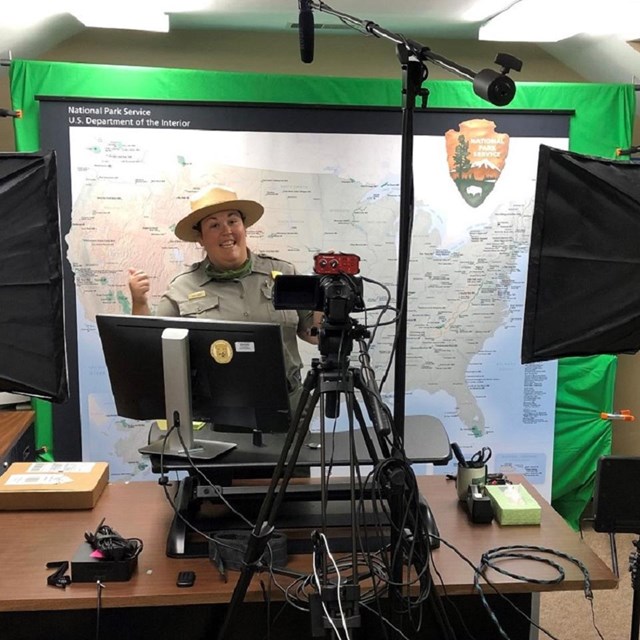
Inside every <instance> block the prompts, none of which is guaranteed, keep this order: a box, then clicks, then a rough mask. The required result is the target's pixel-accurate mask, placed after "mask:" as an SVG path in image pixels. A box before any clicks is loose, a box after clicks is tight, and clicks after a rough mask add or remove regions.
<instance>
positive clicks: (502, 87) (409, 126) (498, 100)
mask: <svg viewBox="0 0 640 640" xmlns="http://www.w3.org/2000/svg"><path fill="white" fill-rule="evenodd" d="M307 4H308V6H309V8H311V9H315V10H317V11H322V12H323V13H327V14H329V15H333V16H336V17H337V18H339V19H340V20H341V21H342V22H344V23H345V24H348V25H351V26H352V27H354V28H355V29H357V30H360V31H362V32H364V33H368V34H371V35H374V36H376V37H377V38H384V39H386V40H390V41H391V42H394V43H395V44H396V45H397V50H398V58H399V60H400V64H401V66H402V159H401V169H400V235H399V241H398V277H397V287H396V301H397V302H396V306H397V308H398V320H397V330H396V339H395V368H394V375H395V378H394V405H393V407H394V409H393V415H394V423H395V427H396V432H397V434H398V435H399V436H400V437H402V436H403V435H404V413H405V397H404V396H405V385H406V338H407V296H408V281H409V258H410V250H411V242H410V241H411V230H412V227H413V203H414V198H413V111H414V107H415V100H416V98H417V97H418V96H422V97H423V98H425V99H426V96H427V92H426V90H423V89H422V88H421V85H422V83H423V82H424V81H425V80H426V79H427V76H428V71H427V68H426V66H425V63H427V62H431V63H433V64H436V65H437V66H439V67H442V68H443V69H446V70H447V71H449V72H450V73H452V74H454V75H457V76H459V77H460V78H463V79H465V80H468V81H470V82H472V83H473V90H474V92H475V93H476V95H478V96H480V97H481V98H483V99H484V100H487V101H489V102H491V103H492V104H494V105H496V106H499V107H502V106H505V105H507V104H509V103H510V102H511V100H512V99H513V97H514V95H515V92H516V86H515V83H514V81H513V80H512V79H511V78H510V77H509V76H508V75H507V74H508V73H509V71H511V70H512V69H513V70H515V71H520V69H521V68H522V62H521V61H520V60H518V59H517V58H514V57H513V56H510V55H508V54H504V53H501V54H498V56H497V57H496V63H497V64H499V65H501V67H502V68H501V71H500V72H497V71H494V70H493V69H482V70H481V71H479V72H478V73H475V72H474V71H472V70H471V69H468V68H467V67H463V66H461V65H459V64H457V63H455V62H453V61H452V60H449V59H448V58H445V57H444V56H441V55H439V54H437V53H435V52H434V51H431V49H430V48H429V47H426V46H424V45H422V44H420V43H418V42H415V41H414V40H411V39H409V38H406V37H405V36H403V35H402V34H399V33H393V32H391V31H387V30H386V29H383V28H382V27H380V25H378V24H376V23H375V22H373V21H371V20H361V19H359V18H356V17H354V16H351V15H348V14H346V13H342V12H340V11H336V10H335V9H333V8H331V7H330V6H329V5H328V4H326V3H324V2H320V1H318V0H309V2H308V3H307ZM423 106H426V100H425V104H424V105H423Z"/></svg>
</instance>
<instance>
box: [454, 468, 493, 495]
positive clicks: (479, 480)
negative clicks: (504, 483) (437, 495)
mask: <svg viewBox="0 0 640 640" xmlns="http://www.w3.org/2000/svg"><path fill="white" fill-rule="evenodd" d="M486 483H487V465H482V466H481V467H462V466H460V465H458V474H457V475H456V490H457V492H458V500H463V501H466V499H467V493H468V491H469V486H470V485H471V486H472V485H478V486H484V485H485V484H486Z"/></svg>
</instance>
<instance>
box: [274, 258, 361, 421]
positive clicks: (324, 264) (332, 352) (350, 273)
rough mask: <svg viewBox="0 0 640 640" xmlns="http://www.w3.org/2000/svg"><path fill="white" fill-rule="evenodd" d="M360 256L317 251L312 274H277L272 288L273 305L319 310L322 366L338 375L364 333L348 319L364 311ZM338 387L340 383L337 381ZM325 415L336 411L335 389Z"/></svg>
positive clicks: (319, 341) (329, 396)
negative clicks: (320, 314) (354, 312)
mask: <svg viewBox="0 0 640 640" xmlns="http://www.w3.org/2000/svg"><path fill="white" fill-rule="evenodd" d="M359 265H360V258H359V257H358V256H357V255H355V254H353V253H319V254H317V255H316V256H314V266H313V270H314V272H315V274H316V275H313V276H284V275H283V276H278V277H277V278H276V280H275V285H274V289H273V306H274V307H275V308H276V309H299V310H306V309H312V310H314V311H321V312H322V314H323V318H322V323H321V325H320V329H319V331H318V349H319V351H320V355H321V360H322V368H323V370H324V371H325V372H327V373H328V372H331V371H333V372H334V373H335V374H336V375H337V377H338V378H340V376H341V375H342V373H343V372H346V371H347V369H348V368H349V355H350V354H351V350H352V348H353V339H354V338H356V339H360V338H362V337H364V336H366V335H368V334H367V331H366V329H364V327H362V326H360V325H358V323H357V322H355V321H354V320H352V319H351V318H350V316H349V314H350V313H351V312H352V311H364V302H363V299H362V291H363V287H362V279H361V278H359V277H357V276H356V274H357V273H359V272H360V266H359ZM336 388H337V389H340V383H339V382H338V383H337V387H336ZM326 412H327V415H328V416H329V417H331V418H336V417H337V416H338V414H339V393H337V392H332V393H330V394H327V406H326Z"/></svg>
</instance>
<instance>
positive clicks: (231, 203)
mask: <svg viewBox="0 0 640 640" xmlns="http://www.w3.org/2000/svg"><path fill="white" fill-rule="evenodd" d="M226 210H234V211H239V212H240V213H241V214H242V215H243V216H244V226H245V227H250V226H251V225H252V224H255V223H256V222H258V220H260V218H261V217H262V214H263V213H264V207H263V206H262V205H261V204H260V203H259V202H255V201H253V200H238V196H237V194H236V192H235V191H232V190H231V189H227V188H226V187H207V188H206V189H203V190H202V191H200V192H199V193H196V194H195V195H193V196H192V197H191V213H189V214H188V215H186V216H185V217H184V218H182V220H180V222H178V224H177V225H176V228H175V234H176V236H178V238H180V240H185V241H186V242H197V241H198V240H199V239H200V231H199V230H198V224H199V223H200V222H201V221H202V220H204V218H206V217H207V216H210V215H211V214H212V213H216V212H218V211H226Z"/></svg>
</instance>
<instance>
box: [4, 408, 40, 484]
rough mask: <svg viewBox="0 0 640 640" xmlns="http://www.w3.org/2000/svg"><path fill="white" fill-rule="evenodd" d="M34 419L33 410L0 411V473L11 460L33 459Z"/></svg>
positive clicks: (23, 460) (24, 460)
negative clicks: (32, 429)
mask: <svg viewBox="0 0 640 640" xmlns="http://www.w3.org/2000/svg"><path fill="white" fill-rule="evenodd" d="M34 419H35V413H34V412H33V411H0V465H2V466H1V467H0V474H1V473H2V472H3V471H5V469H6V468H7V467H8V466H9V465H10V464H11V463H12V462H26V461H27V460H33V459H34V455H35V440H34V437H33V432H32V431H31V432H29V431H30V429H31V426H32V424H33V421H34Z"/></svg>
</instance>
